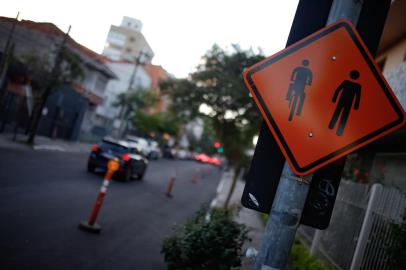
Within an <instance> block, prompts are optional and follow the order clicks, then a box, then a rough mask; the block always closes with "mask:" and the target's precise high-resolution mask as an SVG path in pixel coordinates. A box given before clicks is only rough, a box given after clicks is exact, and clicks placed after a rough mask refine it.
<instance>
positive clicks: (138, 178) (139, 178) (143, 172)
mask: <svg viewBox="0 0 406 270" xmlns="http://www.w3.org/2000/svg"><path fill="white" fill-rule="evenodd" d="M146 170H147V167H145V168H144V170H143V171H142V172H141V173H139V174H138V177H137V180H139V181H141V180H143V179H144V175H145V171H146Z"/></svg>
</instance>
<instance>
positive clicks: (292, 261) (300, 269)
mask: <svg viewBox="0 0 406 270" xmlns="http://www.w3.org/2000/svg"><path fill="white" fill-rule="evenodd" d="M289 265H290V268H291V269H292V270H324V269H325V267H324V266H323V265H322V264H321V263H320V262H319V261H318V260H317V259H316V258H313V257H312V256H310V254H309V252H308V251H307V249H306V247H304V246H303V245H302V244H301V243H300V241H299V240H297V239H296V240H295V241H294V242H293V246H292V249H291V251H290V256H289Z"/></svg>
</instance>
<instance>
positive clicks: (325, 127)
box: [244, 20, 405, 175]
mask: <svg viewBox="0 0 406 270" xmlns="http://www.w3.org/2000/svg"><path fill="white" fill-rule="evenodd" d="M244 81H245V83H246V85H247V87H248V89H249V90H250V92H251V94H252V96H253V98H254V100H255V102H256V103H257V105H258V107H259V109H260V111H261V113H262V115H263V116H264V118H265V121H266V122H267V125H268V127H269V128H270V131H271V133H272V135H273V136H274V137H275V139H276V141H277V143H278V145H279V147H280V148H281V150H282V153H283V154H284V156H285V158H286V159H287V161H288V162H289V164H290V166H291V167H292V169H293V171H294V172H295V173H296V174H298V175H306V174H308V173H310V172H312V171H315V170H316V169H318V168H321V167H323V166H325V165H326V164H328V163H331V162H333V161H334V160H337V159H339V158H340V157H343V156H345V155H347V154H349V153H350V152H352V151H354V150H356V149H358V148H360V147H362V146H364V145H366V144H368V143H370V142H372V141H374V140H376V139H378V138H380V137H382V136H384V135H386V134H388V133H390V132H392V131H394V130H396V129H398V128H400V127H401V126H402V125H403V124H404V122H405V118H404V111H403V108H402V106H401V105H400V104H399V102H398V100H397V98H396V97H395V95H394V94H393V92H392V90H391V89H390V87H389V85H388V84H387V82H386V81H385V79H384V77H383V75H382V74H381V72H380V71H379V68H378V67H377V65H376V64H375V63H374V60H373V58H372V57H371V55H370V54H369V52H368V50H367V48H366V46H365V45H364V44H363V42H362V40H361V38H360V37H359V35H358V33H357V32H356V30H355V28H354V27H353V26H352V25H351V23H350V22H348V21H346V20H340V21H338V22H336V23H334V24H332V25H329V26H327V27H325V28H323V29H321V30H320V31H318V32H316V33H314V34H312V35H310V36H308V37H307V38H305V39H303V40H301V41H299V42H297V43H295V44H293V45H292V46H290V47H288V48H286V49H285V50H283V51H281V52H279V53H277V54H275V55H273V56H271V57H269V58H267V59H265V60H263V61H261V62H259V63H257V64H255V65H254V66H252V67H250V68H248V69H246V70H245V72H244Z"/></svg>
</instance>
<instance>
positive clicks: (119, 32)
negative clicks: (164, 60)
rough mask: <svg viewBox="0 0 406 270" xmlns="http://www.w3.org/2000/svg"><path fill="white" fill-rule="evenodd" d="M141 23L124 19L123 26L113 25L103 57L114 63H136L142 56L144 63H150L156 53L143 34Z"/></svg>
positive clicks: (128, 18)
mask: <svg viewBox="0 0 406 270" xmlns="http://www.w3.org/2000/svg"><path fill="white" fill-rule="evenodd" d="M141 30H142V23H141V21H139V20H137V19H134V18H130V17H124V18H123V20H122V22H121V25H120V26H116V25H111V27H110V31H109V33H108V35H107V39H106V44H105V46H104V50H103V55H104V56H106V57H107V58H109V59H111V60H113V61H120V60H122V61H129V62H134V61H136V59H137V58H138V57H140V56H141V55H142V57H143V59H142V62H144V63H150V62H151V60H152V58H153V57H154V52H153V51H152V48H151V46H150V45H149V44H148V42H147V40H146V39H145V37H144V35H143V34H142V33H141Z"/></svg>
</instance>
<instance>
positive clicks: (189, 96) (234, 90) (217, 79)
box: [161, 45, 263, 167]
mask: <svg viewBox="0 0 406 270" xmlns="http://www.w3.org/2000/svg"><path fill="white" fill-rule="evenodd" d="M262 59H263V56H262V55H256V54H254V52H253V51H252V50H249V51H243V50H241V49H240V48H239V47H238V46H233V50H232V51H231V52H226V51H224V50H223V49H221V48H219V47H218V46H216V45H214V46H213V47H212V48H211V50H210V51H208V52H207V53H206V55H204V56H203V58H202V64H200V65H199V66H198V67H197V69H196V71H195V72H194V73H192V74H191V75H190V77H189V78H188V79H172V80H168V81H166V82H163V83H161V89H162V90H163V91H164V92H166V93H167V94H169V95H170V96H171V100H172V107H171V109H172V110H173V111H174V112H175V114H176V115H177V116H178V117H183V118H186V119H193V118H194V117H196V116H199V115H200V116H201V115H205V116H208V117H209V119H210V122H211V126H212V128H213V130H214V132H215V135H216V139H218V140H219V141H220V142H221V143H222V145H223V147H224V154H225V156H226V157H227V159H228V160H229V161H230V162H231V163H232V165H234V166H236V167H238V166H239V164H240V163H241V160H242V157H243V155H244V153H245V150H246V149H247V148H248V147H251V146H252V137H253V136H254V135H255V134H256V133H257V132H258V130H259V124H260V122H261V119H262V118H261V116H260V115H259V112H258V111H257V109H256V108H255V103H254V102H253V100H252V98H251V97H250V95H249V93H248V91H247V89H246V88H245V86H244V84H243V81H242V72H243V70H244V69H245V68H247V67H249V66H251V65H253V64H254V63H256V62H258V61H260V60H262ZM202 105H205V107H206V108H207V110H206V111H202V109H201V108H202Z"/></svg>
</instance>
